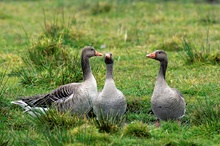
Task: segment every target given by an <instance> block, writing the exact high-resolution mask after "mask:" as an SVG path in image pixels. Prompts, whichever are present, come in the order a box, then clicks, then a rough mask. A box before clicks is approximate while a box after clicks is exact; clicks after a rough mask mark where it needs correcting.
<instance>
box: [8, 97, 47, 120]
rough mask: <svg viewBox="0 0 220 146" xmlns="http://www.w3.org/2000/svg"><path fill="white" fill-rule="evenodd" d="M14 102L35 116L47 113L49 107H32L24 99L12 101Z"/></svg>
mask: <svg viewBox="0 0 220 146" xmlns="http://www.w3.org/2000/svg"><path fill="white" fill-rule="evenodd" d="M11 103H12V104H16V105H19V106H20V107H22V108H23V109H24V113H28V114H30V115H31V116H33V117H36V116H40V115H41V114H45V113H46V111H47V110H48V108H43V107H31V106H29V105H28V104H27V103H25V102H24V101H22V100H17V101H12V102H11Z"/></svg>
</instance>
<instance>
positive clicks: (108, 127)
mask: <svg viewBox="0 0 220 146" xmlns="http://www.w3.org/2000/svg"><path fill="white" fill-rule="evenodd" d="M99 118H100V119H94V124H95V125H96V127H97V128H98V129H99V131H100V132H107V133H116V132H118V131H119V130H120V129H121V128H122V126H123V124H124V123H125V117H124V116H122V117H118V116H117V115H116V116H111V115H109V116H107V117H104V116H103V115H102V114H101V115H100V117H99Z"/></svg>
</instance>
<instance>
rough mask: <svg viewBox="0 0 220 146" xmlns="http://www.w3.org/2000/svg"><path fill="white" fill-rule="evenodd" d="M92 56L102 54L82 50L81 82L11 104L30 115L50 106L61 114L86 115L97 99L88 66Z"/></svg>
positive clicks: (93, 81)
mask: <svg viewBox="0 0 220 146" xmlns="http://www.w3.org/2000/svg"><path fill="white" fill-rule="evenodd" d="M93 56H102V54H101V53H99V52H97V51H96V50H95V49H94V48H93V47H90V46H88V47H85V48H83V49H82V54H81V66H82V71H83V82H81V83H69V84H66V85H63V86H60V87H58V88H57V89H55V90H53V91H52V92H50V93H49V94H44V95H35V96H32V97H25V98H21V99H20V100H17V101H12V102H11V103H13V104H17V105H19V106H21V107H22V108H24V109H25V112H28V113H29V114H31V115H33V114H34V113H33V110H34V111H35V110H40V111H46V110H48V108H49V107H50V106H52V107H54V108H56V109H57V110H58V111H61V112H67V111H69V112H70V113H71V114H73V115H75V114H77V115H83V114H87V112H88V111H89V110H91V109H92V104H93V102H94V100H95V99H96V98H97V97H98V91H97V83H96V80H95V78H94V76H93V74H92V70H91V68H90V64H89V58H90V57H93Z"/></svg>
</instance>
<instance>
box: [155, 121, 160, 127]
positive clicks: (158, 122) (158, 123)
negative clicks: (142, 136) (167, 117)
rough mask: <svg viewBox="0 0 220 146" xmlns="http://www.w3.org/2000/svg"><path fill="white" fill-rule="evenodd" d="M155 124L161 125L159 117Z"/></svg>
mask: <svg viewBox="0 0 220 146" xmlns="http://www.w3.org/2000/svg"><path fill="white" fill-rule="evenodd" d="M155 125H156V127H160V120H159V119H157V120H156V123H155Z"/></svg>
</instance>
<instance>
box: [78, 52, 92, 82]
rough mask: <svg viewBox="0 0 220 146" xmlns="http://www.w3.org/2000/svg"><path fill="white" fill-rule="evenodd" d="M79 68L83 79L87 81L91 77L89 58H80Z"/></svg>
mask: <svg viewBox="0 0 220 146" xmlns="http://www.w3.org/2000/svg"><path fill="white" fill-rule="evenodd" d="M81 66H82V71H83V79H84V80H87V79H88V78H89V77H90V76H92V70H91V68H90V64H89V57H87V56H83V55H82V56H81Z"/></svg>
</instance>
